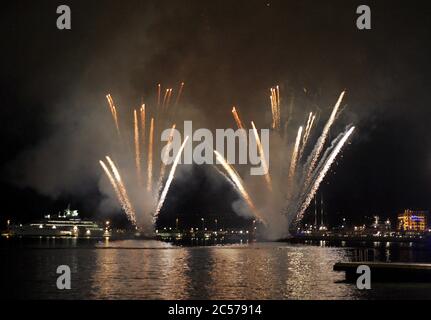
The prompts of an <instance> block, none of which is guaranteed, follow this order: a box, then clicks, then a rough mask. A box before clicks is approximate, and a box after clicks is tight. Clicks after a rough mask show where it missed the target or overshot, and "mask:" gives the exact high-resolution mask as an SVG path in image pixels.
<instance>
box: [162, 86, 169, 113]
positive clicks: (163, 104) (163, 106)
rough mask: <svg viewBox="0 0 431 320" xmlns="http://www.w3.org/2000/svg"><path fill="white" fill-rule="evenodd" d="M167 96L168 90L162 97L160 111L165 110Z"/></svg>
mask: <svg viewBox="0 0 431 320" xmlns="http://www.w3.org/2000/svg"><path fill="white" fill-rule="evenodd" d="M168 94H169V89H166V90H165V95H164V97H163V102H162V110H165V108H166V99H167V98H168Z"/></svg>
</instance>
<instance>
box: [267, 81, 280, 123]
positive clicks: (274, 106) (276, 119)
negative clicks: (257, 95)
mask: <svg viewBox="0 0 431 320" xmlns="http://www.w3.org/2000/svg"><path fill="white" fill-rule="evenodd" d="M270 92H271V95H270V100H271V112H272V128H273V129H276V130H279V129H280V125H281V111H280V88H279V86H276V88H275V89H274V88H271V89H270Z"/></svg>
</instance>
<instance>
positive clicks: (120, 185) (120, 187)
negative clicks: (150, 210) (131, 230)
mask: <svg viewBox="0 0 431 320" xmlns="http://www.w3.org/2000/svg"><path fill="white" fill-rule="evenodd" d="M106 160H107V161H108V163H109V165H110V166H111V170H112V172H113V173H114V177H115V180H116V183H117V186H118V190H119V191H120V194H121V196H122V198H123V200H124V204H125V207H126V210H125V211H126V214H127V216H128V218H129V220H130V222H132V223H133V224H134V225H136V213H135V210H134V209H133V206H132V203H131V202H130V199H129V196H128V195H127V190H126V186H125V185H124V183H123V179H122V178H121V175H120V172H119V171H118V168H117V166H116V165H115V163H114V162H113V161H112V160H111V158H110V157H109V156H107V157H106Z"/></svg>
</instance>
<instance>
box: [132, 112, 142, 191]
mask: <svg viewBox="0 0 431 320" xmlns="http://www.w3.org/2000/svg"><path fill="white" fill-rule="evenodd" d="M133 125H134V133H135V134H134V136H135V139H134V140H135V165H136V174H137V176H138V183H139V185H142V169H141V145H140V139H139V122H138V113H137V112H136V110H134V112H133Z"/></svg>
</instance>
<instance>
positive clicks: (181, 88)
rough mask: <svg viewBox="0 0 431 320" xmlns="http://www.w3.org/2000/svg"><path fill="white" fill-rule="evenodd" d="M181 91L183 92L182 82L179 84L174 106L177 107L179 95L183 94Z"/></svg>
mask: <svg viewBox="0 0 431 320" xmlns="http://www.w3.org/2000/svg"><path fill="white" fill-rule="evenodd" d="M183 90H184V82H181V85H180V89H179V90H178V95H177V98H176V99H175V106H177V105H178V103H179V102H180V99H181V95H182V94H183Z"/></svg>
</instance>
